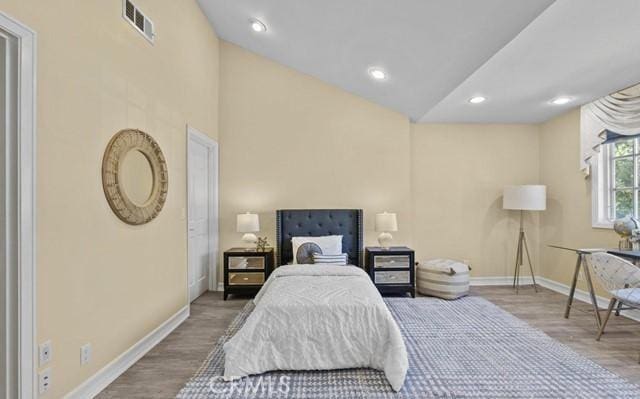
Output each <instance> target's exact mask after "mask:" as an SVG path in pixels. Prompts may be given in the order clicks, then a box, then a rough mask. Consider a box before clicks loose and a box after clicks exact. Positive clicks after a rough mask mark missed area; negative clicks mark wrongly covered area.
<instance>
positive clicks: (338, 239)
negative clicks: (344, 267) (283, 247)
mask: <svg viewBox="0 0 640 399" xmlns="http://www.w3.org/2000/svg"><path fill="white" fill-rule="evenodd" d="M307 242H311V243H314V244H316V245H317V246H318V247H320V250H321V251H322V254H323V255H339V254H341V253H342V236H321V237H292V238H291V246H292V247H293V263H294V264H297V263H298V259H297V253H298V248H300V246H301V245H302V244H304V243H307Z"/></svg>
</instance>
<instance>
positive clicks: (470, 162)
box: [411, 124, 540, 277]
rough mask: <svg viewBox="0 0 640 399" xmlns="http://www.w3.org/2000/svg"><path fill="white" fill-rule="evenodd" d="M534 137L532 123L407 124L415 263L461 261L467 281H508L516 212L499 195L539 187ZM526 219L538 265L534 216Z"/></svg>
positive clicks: (529, 238) (536, 148)
mask: <svg viewBox="0 0 640 399" xmlns="http://www.w3.org/2000/svg"><path fill="white" fill-rule="evenodd" d="M538 139H539V138H538V127H537V126H532V125H467V124H444V125H437V124H417V125H412V133H411V158H412V176H411V184H412V204H413V218H412V219H413V223H412V228H413V245H414V248H415V250H416V255H417V256H418V258H421V259H428V258H439V257H446V258H453V259H460V260H468V261H470V262H471V265H472V268H473V271H472V274H473V276H474V277H488V276H509V275H512V274H513V267H514V265H513V264H514V259H515V250H516V241H517V237H518V236H517V234H518V213H517V212H513V211H505V210H503V209H502V190H503V188H504V186H506V185H512V184H537V183H539V182H540V179H539V170H538V169H539V168H538V165H539V163H538V162H539V140H538ZM525 216H526V217H525V223H526V228H527V233H528V240H529V249H530V250H531V256H532V261H533V262H534V264H535V265H539V258H538V215H537V214H535V213H528V214H526V215H525ZM524 274H528V271H526V272H525V273H524Z"/></svg>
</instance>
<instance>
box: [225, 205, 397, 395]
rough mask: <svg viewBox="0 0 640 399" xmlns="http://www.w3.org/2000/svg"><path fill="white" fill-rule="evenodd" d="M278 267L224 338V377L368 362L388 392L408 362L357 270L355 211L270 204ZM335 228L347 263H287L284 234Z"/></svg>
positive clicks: (358, 222)
mask: <svg viewBox="0 0 640 399" xmlns="http://www.w3.org/2000/svg"><path fill="white" fill-rule="evenodd" d="M276 216H277V218H276V219H277V220H276V223H277V245H278V258H277V259H278V264H279V265H280V267H278V268H277V269H276V270H275V271H274V272H273V273H272V274H271V276H270V277H269V279H268V280H267V282H266V283H265V285H264V286H263V288H262V289H261V290H260V292H259V293H258V295H257V296H256V298H255V299H254V302H255V309H254V310H253V312H252V313H251V315H250V316H249V317H248V318H247V321H246V323H245V324H244V326H243V327H242V328H241V329H240V330H239V331H238V332H237V333H236V334H235V335H234V336H233V337H232V338H231V339H230V340H229V341H227V342H226V343H225V345H224V352H225V372H224V377H225V379H226V380H234V379H238V378H242V377H244V376H248V375H254V374H262V373H265V372H268V371H272V370H331V369H346V368H365V367H368V368H374V369H377V370H381V371H383V372H384V373H385V375H386V377H387V380H388V382H389V384H390V385H391V387H392V388H393V389H394V390H395V391H399V390H400V389H401V388H402V385H403V383H404V379H405V376H406V372H407V368H408V360H407V352H406V348H405V344H404V341H403V339H402V335H401V333H400V329H399V328H398V325H397V324H396V322H395V320H394V318H393V316H392V315H391V313H390V312H389V310H388V309H387V306H386V305H385V303H384V301H383V300H382V297H381V296H380V294H379V293H378V291H377V289H376V288H375V286H374V285H373V283H372V282H371V280H370V278H369V276H368V275H367V274H366V273H365V272H364V270H362V268H361V265H362V210H359V209H355V210H352V209H349V210H324V209H323V210H279V211H277V215H276ZM324 235H342V236H343V238H342V248H343V252H345V253H347V254H348V259H349V262H350V263H352V264H353V265H351V266H333V265H309V264H296V265H288V263H290V262H291V260H292V259H293V251H292V247H291V238H292V237H308V236H313V237H317V236H324Z"/></svg>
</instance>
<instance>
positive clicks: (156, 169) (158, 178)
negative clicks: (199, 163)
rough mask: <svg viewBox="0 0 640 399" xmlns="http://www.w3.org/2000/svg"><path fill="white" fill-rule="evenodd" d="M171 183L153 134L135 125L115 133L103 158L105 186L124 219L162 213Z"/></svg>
mask: <svg viewBox="0 0 640 399" xmlns="http://www.w3.org/2000/svg"><path fill="white" fill-rule="evenodd" d="M168 185H169V183H168V173H167V163H166V161H165V159H164V155H163V154H162V150H161V149H160V146H158V143H157V142H156V141H155V140H154V139H153V138H152V137H151V136H149V135H148V134H147V133H145V132H143V131H140V130H135V129H126V130H121V131H119V132H118V133H117V134H116V135H115V136H113V138H112V139H111V141H110V142H109V144H108V145H107V149H106V150H105V153H104V158H103V160H102V187H103V189H104V194H105V196H106V197H107V202H108V203H109V206H110V207H111V209H112V210H113V212H114V213H115V214H116V215H117V216H118V217H119V218H120V219H121V220H122V221H123V222H125V223H128V224H134V225H137V224H144V223H147V222H149V221H151V220H152V219H154V218H155V217H156V216H158V214H159V213H160V211H161V210H162V207H163V206H164V203H165V201H166V199H167V188H168Z"/></svg>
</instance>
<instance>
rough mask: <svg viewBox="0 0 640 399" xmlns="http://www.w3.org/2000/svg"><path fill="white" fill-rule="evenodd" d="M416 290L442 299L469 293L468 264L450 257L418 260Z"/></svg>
mask: <svg viewBox="0 0 640 399" xmlns="http://www.w3.org/2000/svg"><path fill="white" fill-rule="evenodd" d="M416 274H417V276H416V279H417V282H418V292H419V293H421V294H423V295H429V296H435V297H438V298H443V299H458V298H460V297H463V296H465V295H468V294H469V266H468V265H465V264H464V263H462V262H458V261H455V260H451V259H432V260H427V261H423V262H419V263H418V266H417V270H416Z"/></svg>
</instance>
